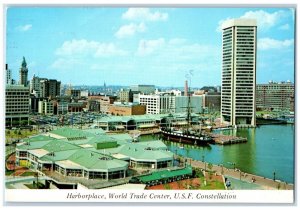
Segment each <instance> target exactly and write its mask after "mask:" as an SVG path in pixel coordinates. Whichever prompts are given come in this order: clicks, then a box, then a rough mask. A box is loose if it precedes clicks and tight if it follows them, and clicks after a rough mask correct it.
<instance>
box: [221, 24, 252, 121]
mask: <svg viewBox="0 0 300 210" xmlns="http://www.w3.org/2000/svg"><path fill="white" fill-rule="evenodd" d="M222 30H223V39H222V40H223V43H222V49H223V59H222V91H221V98H222V100H221V115H222V121H223V122H228V123H229V125H232V126H249V125H251V126H255V125H256V120H255V117H256V105H255V87H256V51H257V50H256V44H257V39H256V34H257V26H256V21H255V20H252V19H234V20H228V21H225V22H224V23H223V25H222Z"/></svg>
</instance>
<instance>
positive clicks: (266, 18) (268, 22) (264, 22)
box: [241, 10, 285, 28]
mask: <svg viewBox="0 0 300 210" xmlns="http://www.w3.org/2000/svg"><path fill="white" fill-rule="evenodd" d="M284 13H285V12H284V11H282V10H280V11H276V12H273V13H268V12H265V11H263V10H258V11H249V12H246V13H245V14H244V15H243V16H241V18H250V19H256V20H257V24H258V27H261V28H270V27H272V26H274V25H275V24H277V23H278V21H279V20H280V19H281V18H282V17H283V16H284V15H285V14H284Z"/></svg>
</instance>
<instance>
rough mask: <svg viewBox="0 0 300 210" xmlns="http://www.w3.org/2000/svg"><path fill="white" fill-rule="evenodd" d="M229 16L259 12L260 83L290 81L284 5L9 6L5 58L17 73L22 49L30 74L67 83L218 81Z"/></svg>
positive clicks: (290, 28) (290, 35)
mask: <svg viewBox="0 0 300 210" xmlns="http://www.w3.org/2000/svg"><path fill="white" fill-rule="evenodd" d="M229 18H256V19H257V23H258V34H257V35H258V55H257V83H258V84H259V83H267V82H268V81H269V80H274V81H286V80H290V81H292V82H294V24H295V23H294V10H293V9H289V8H273V9H271V8H226V9H224V8H216V9H213V8H94V7H86V8H68V7H57V8H50V7H49V8H41V7H40V8H39V7H36V8H30V7H26V8H25V7H24V8H22V7H11V8H8V10H7V25H6V63H8V65H9V68H10V69H11V70H12V78H14V79H17V80H18V79H19V78H18V72H19V69H20V66H21V63H22V57H23V56H25V58H26V61H27V64H28V71H29V74H28V79H31V78H32V76H33V74H35V75H36V76H40V77H47V78H51V79H58V80H60V81H62V83H63V84H69V83H71V84H72V85H103V82H104V81H105V82H106V84H108V85H124V86H128V85H132V84H154V85H157V86H180V87H183V86H184V81H185V80H186V74H187V73H188V72H189V71H190V70H193V77H192V81H191V83H192V84H191V86H192V87H193V86H197V87H201V86H205V85H220V84H221V62H222V46H221V45H222V32H221V30H220V26H221V23H222V22H224V20H227V19H229ZM102 19H103V20H102ZM97 24H99V25H97ZM274 52H275V53H274ZM141 69H142V70H141ZM74 72H75V74H74ZM166 78H168V80H166Z"/></svg>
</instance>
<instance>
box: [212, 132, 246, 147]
mask: <svg viewBox="0 0 300 210" xmlns="http://www.w3.org/2000/svg"><path fill="white" fill-rule="evenodd" d="M210 136H211V137H212V139H213V141H214V143H215V144H221V145H227V144H238V143H244V142H247V138H244V137H237V136H228V135H222V134H215V133H210Z"/></svg>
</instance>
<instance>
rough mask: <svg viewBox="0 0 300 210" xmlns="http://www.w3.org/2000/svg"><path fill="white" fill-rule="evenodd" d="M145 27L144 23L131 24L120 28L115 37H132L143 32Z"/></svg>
mask: <svg viewBox="0 0 300 210" xmlns="http://www.w3.org/2000/svg"><path fill="white" fill-rule="evenodd" d="M145 31H146V26H145V24H144V23H140V24H139V25H137V24H134V23H131V24H129V25H124V26H121V27H120V29H119V30H118V31H117V32H116V34H115V36H116V37H117V38H124V37H128V36H133V35H134V34H135V33H137V32H139V33H142V32H145Z"/></svg>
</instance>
